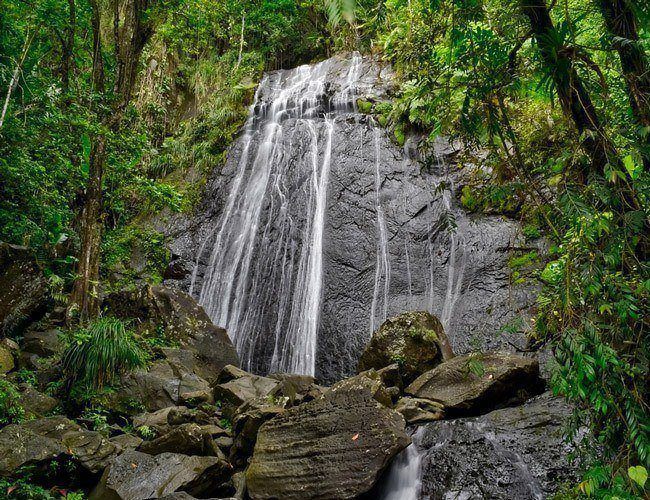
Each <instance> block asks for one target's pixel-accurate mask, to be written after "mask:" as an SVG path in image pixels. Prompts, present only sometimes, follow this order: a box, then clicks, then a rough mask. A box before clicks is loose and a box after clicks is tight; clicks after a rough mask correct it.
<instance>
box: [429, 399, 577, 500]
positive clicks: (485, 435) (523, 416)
mask: <svg viewBox="0 0 650 500" xmlns="http://www.w3.org/2000/svg"><path fill="white" fill-rule="evenodd" d="M570 415H571V408H570V407H569V406H568V405H567V404H566V403H565V402H564V401H563V400H560V399H557V398H553V397H552V396H550V395H549V394H544V395H543V396H540V397H537V398H535V399H533V400H531V401H529V402H527V403H526V404H524V405H523V406H519V407H513V408H504V409H501V410H496V411H493V412H491V413H488V414H487V415H483V416H481V417H478V418H468V419H460V420H451V421H440V422H434V423H431V424H428V425H427V426H426V427H424V428H423V432H422V434H421V435H420V438H419V442H418V448H419V453H420V456H421V470H422V474H421V476H422V477H421V480H422V490H421V493H420V498H422V499H424V498H494V499H504V500H505V499H513V498H516V499H521V500H528V499H530V500H537V499H539V498H552V497H553V495H554V494H555V493H556V490H557V489H558V488H559V487H560V486H561V485H562V484H566V483H569V484H571V483H574V482H575V481H576V480H577V479H578V474H577V467H576V464H572V463H571V462H570V461H569V458H568V456H569V454H570V453H571V451H572V450H573V449H574V446H573V444H567V443H566V442H565V441H564V435H563V431H564V428H565V426H566V423H567V421H568V419H569V417H570Z"/></svg>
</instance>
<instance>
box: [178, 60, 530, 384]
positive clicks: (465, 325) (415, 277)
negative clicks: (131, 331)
mask: <svg viewBox="0 0 650 500" xmlns="http://www.w3.org/2000/svg"><path fill="white" fill-rule="evenodd" d="M391 80H392V73H391V71H390V69H389V68H386V67H383V66H382V65H381V64H380V63H378V62H377V61H374V60H372V59H370V58H365V57H364V58H361V57H360V56H358V55H353V56H337V57H335V58H333V59H330V60H327V61H323V62H321V63H319V64H317V65H314V66H303V67H300V68H296V69H294V70H286V71H279V72H273V73H270V74H268V75H267V76H266V77H265V78H264V80H263V81H262V83H261V84H260V86H259V88H258V91H257V95H256V98H255V104H254V105H253V106H252V108H251V115H250V119H249V122H248V124H247V125H246V128H245V130H244V131H243V133H242V135H241V137H240V139H239V140H238V141H237V142H236V143H235V144H234V145H233V146H232V148H231V150H230V153H229V155H228V160H227V162H226V164H225V166H223V168H221V167H219V168H215V171H214V172H213V174H212V176H211V177H210V179H209V182H208V185H207V189H206V192H205V196H204V201H203V202H202V204H201V205H200V207H199V209H198V211H197V213H196V214H195V215H193V216H192V220H191V221H189V220H184V221H183V220H174V221H173V223H172V224H170V225H169V226H170V227H171V226H173V231H172V232H173V233H174V234H173V236H174V238H173V239H174V242H173V244H172V251H173V254H174V256H175V260H174V262H173V266H174V268H175V269H180V268H185V269H188V270H189V269H193V271H192V272H191V273H189V272H188V273H186V274H185V275H184V276H183V274H182V273H181V274H175V275H174V279H173V280H170V281H169V283H173V284H174V286H178V287H181V288H183V289H185V290H189V291H190V293H191V294H192V295H194V296H195V297H197V298H198V299H199V302H200V303H201V304H202V305H203V306H204V307H205V309H206V311H207V312H208V314H209V315H210V317H211V318H212V319H213V321H214V322H215V323H216V324H217V325H219V326H223V327H224V328H226V329H227V331H228V332H229V334H230V335H231V337H232V338H233V340H234V343H235V345H236V347H237V350H238V352H239V354H240V357H241V359H242V367H243V368H246V369H250V370H253V371H256V372H258V373H267V372H270V371H290V372H300V373H305V374H311V375H316V376H317V377H318V378H320V379H321V380H323V381H326V382H332V381H335V380H338V379H340V378H341V377H343V376H345V375H349V374H351V373H352V372H353V371H354V369H355V367H356V365H357V361H358V358H359V356H360V354H361V352H362V351H363V348H364V346H365V344H366V343H367V342H368V341H369V339H370V337H371V334H372V332H373V331H374V330H375V329H376V328H378V327H379V325H380V324H381V323H382V322H383V321H384V320H385V319H386V318H387V317H389V316H392V315H395V314H399V313H401V312H403V311H406V310H425V311H429V312H431V313H434V314H436V315H437V316H438V317H439V318H440V319H441V321H442V323H443V325H444V326H445V329H446V330H447V332H448V335H449V337H450V341H451V344H452V348H453V349H454V350H455V351H456V352H457V353H463V352H467V351H469V350H470V347H473V348H481V349H496V348H510V346H509V345H508V344H507V343H506V342H505V341H506V340H510V341H513V339H512V338H508V336H507V335H502V336H500V337H497V336H495V335H494V332H496V331H497V330H498V329H499V328H500V327H501V326H502V325H503V324H504V323H506V322H507V321H508V320H510V319H511V318H512V317H513V316H514V315H516V314H518V311H520V310H521V309H525V307H526V306H527V304H528V303H529V302H530V297H529V296H528V294H527V292H526V291H525V290H513V289H512V288H511V287H510V284H509V271H508V269H507V258H508V252H509V251H510V250H511V249H512V248H513V247H515V246H518V245H520V243H521V242H520V241H519V240H518V237H517V233H518V227H517V224H516V223H515V222H513V221H510V220H507V219H505V218H502V217H496V216H495V217H473V216H469V215H467V214H466V213H465V212H464V211H463V210H462V209H460V208H459V207H458V203H457V201H456V193H457V187H458V186H459V185H460V184H461V183H462V182H463V180H462V179H463V175H465V173H466V171H467V170H468V169H469V168H470V167H464V168H461V166H460V165H458V164H457V163H456V162H455V160H454V158H455V153H456V151H455V149H454V148H453V147H452V145H450V144H449V143H447V142H445V141H443V140H440V141H438V142H437V143H436V147H435V148H434V149H435V151H433V152H432V153H431V154H429V155H428V156H427V158H426V159H423V158H421V157H420V155H419V154H418V153H417V147H416V146H417V145H416V144H415V143H414V141H412V140H407V142H406V144H405V145H404V146H399V145H397V144H396V142H395V139H394V137H392V135H391V134H390V133H389V132H388V131H387V130H386V129H384V128H381V127H379V126H378V124H377V120H376V119H375V117H373V116H372V115H365V114H363V113H361V112H359V110H358V109H357V105H356V102H357V98H363V99H366V100H370V101H375V102H377V101H382V100H388V99H390V93H391V91H392V83H391ZM436 186H444V187H445V188H442V187H441V188H440V189H436ZM450 218H451V219H453V220H454V224H455V226H456V229H455V231H454V232H449V231H448V230H447V228H446V224H445V223H444V221H445V220H447V221H448V220H449V219H450ZM514 342H515V343H519V344H521V343H523V342H522V340H521V339H514Z"/></svg>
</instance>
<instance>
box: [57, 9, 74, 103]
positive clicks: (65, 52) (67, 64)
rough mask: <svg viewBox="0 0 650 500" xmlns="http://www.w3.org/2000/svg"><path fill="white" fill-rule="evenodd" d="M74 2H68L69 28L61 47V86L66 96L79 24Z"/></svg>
mask: <svg viewBox="0 0 650 500" xmlns="http://www.w3.org/2000/svg"><path fill="white" fill-rule="evenodd" d="M74 2H75V0H68V26H67V28H66V36H65V39H64V40H63V43H62V47H61V86H62V90H63V93H64V94H67V93H68V90H70V70H71V69H72V55H73V53H74V35H75V30H76V24H77V19H76V17H77V16H76V10H75V4H74Z"/></svg>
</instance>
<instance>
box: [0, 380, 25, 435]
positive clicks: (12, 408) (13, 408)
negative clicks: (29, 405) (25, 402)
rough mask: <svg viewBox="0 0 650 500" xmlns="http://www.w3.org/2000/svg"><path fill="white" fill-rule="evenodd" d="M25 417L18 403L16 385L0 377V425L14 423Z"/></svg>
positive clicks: (18, 397)
mask: <svg viewBox="0 0 650 500" xmlns="http://www.w3.org/2000/svg"><path fill="white" fill-rule="evenodd" d="M24 417H25V410H23V407H22V406H21V405H20V394H19V393H18V390H17V389H16V387H15V386H14V385H13V384H12V383H11V382H9V381H8V380H7V379H5V378H0V426H2V425H5V424H15V423H17V422H20V421H21V420H22V419H23V418H24Z"/></svg>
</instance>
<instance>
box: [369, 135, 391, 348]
mask: <svg viewBox="0 0 650 500" xmlns="http://www.w3.org/2000/svg"><path fill="white" fill-rule="evenodd" d="M380 134H381V131H380V130H379V129H378V128H377V129H375V130H374V144H375V212H376V214H377V263H376V265H375V286H374V289H373V293H372V305H371V307H370V334H371V335H372V333H373V332H374V331H375V329H376V327H377V325H379V324H381V323H383V322H384V321H385V320H386V317H387V316H388V292H389V287H390V257H389V255H388V236H387V231H386V218H385V216H384V209H383V208H382V206H381V173H380V165H381V149H380V142H379V140H380V137H381V135H380ZM380 295H381V301H382V310H381V315H380V317H379V321H378V322H375V320H376V319H377V307H378V305H379V299H380Z"/></svg>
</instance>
